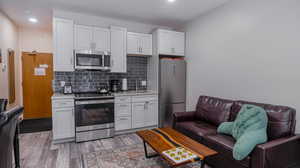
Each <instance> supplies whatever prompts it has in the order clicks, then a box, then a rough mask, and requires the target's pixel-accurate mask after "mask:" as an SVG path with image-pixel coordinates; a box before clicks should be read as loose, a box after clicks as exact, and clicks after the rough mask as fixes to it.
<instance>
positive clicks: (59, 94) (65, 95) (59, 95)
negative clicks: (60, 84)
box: [52, 93, 75, 99]
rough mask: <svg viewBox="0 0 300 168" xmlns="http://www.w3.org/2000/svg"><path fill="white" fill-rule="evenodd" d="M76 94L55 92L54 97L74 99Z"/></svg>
mask: <svg viewBox="0 0 300 168" xmlns="http://www.w3.org/2000/svg"><path fill="white" fill-rule="evenodd" d="M74 97H75V96H74V94H63V93H54V94H53V95H52V99H74Z"/></svg>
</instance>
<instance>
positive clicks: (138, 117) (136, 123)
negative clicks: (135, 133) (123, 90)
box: [132, 102, 146, 128]
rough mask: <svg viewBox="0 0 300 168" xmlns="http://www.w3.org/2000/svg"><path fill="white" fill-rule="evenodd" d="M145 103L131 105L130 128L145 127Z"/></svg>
mask: <svg viewBox="0 0 300 168" xmlns="http://www.w3.org/2000/svg"><path fill="white" fill-rule="evenodd" d="M145 111H146V108H145V102H141V103H132V128H141V127H144V126H145Z"/></svg>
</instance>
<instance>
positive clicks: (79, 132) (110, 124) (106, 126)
mask: <svg viewBox="0 0 300 168" xmlns="http://www.w3.org/2000/svg"><path fill="white" fill-rule="evenodd" d="M75 131H76V132H75V137H76V138H75V140H76V142H83V141H89V140H96V139H102V138H109V137H112V136H113V135H114V97H113V96H111V95H109V94H105V95H103V94H98V93H80V94H75Z"/></svg>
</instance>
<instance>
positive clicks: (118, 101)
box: [115, 96, 131, 104]
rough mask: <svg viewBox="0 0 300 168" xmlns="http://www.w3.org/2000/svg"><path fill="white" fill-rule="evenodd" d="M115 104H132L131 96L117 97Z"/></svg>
mask: <svg viewBox="0 0 300 168" xmlns="http://www.w3.org/2000/svg"><path fill="white" fill-rule="evenodd" d="M115 103H116V104H123V103H131V97H130V96H120V97H115Z"/></svg>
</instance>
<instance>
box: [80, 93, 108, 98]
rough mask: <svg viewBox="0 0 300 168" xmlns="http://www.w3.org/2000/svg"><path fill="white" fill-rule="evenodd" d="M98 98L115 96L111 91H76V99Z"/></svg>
mask: <svg viewBox="0 0 300 168" xmlns="http://www.w3.org/2000/svg"><path fill="white" fill-rule="evenodd" d="M98 98H114V96H113V94H111V93H100V92H78V93H75V99H98Z"/></svg>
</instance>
